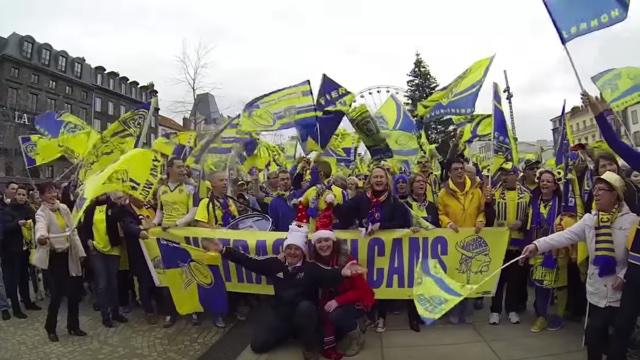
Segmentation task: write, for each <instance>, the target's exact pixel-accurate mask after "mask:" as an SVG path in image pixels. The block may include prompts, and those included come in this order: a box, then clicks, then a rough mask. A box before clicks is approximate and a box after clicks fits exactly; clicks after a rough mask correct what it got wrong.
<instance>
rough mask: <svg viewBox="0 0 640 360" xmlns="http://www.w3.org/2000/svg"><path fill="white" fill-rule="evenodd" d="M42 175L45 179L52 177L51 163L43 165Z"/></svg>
mask: <svg viewBox="0 0 640 360" xmlns="http://www.w3.org/2000/svg"><path fill="white" fill-rule="evenodd" d="M44 177H45V178H47V179H53V165H49V166H45V167H44Z"/></svg>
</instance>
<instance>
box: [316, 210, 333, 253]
mask: <svg viewBox="0 0 640 360" xmlns="http://www.w3.org/2000/svg"><path fill="white" fill-rule="evenodd" d="M326 238H330V239H331V240H334V241H335V240H336V234H335V233H334V232H333V211H332V209H331V208H330V207H329V208H326V209H324V210H322V211H321V212H320V216H318V219H317V220H316V232H314V233H313V235H311V241H312V242H313V243H314V244H315V242H316V240H318V239H326Z"/></svg>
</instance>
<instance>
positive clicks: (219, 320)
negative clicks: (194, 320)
mask: <svg viewBox="0 0 640 360" xmlns="http://www.w3.org/2000/svg"><path fill="white" fill-rule="evenodd" d="M213 323H214V325H215V326H216V327H217V328H220V329H224V328H226V327H227V324H226V323H225V322H224V319H223V318H222V316H218V317H216V319H215V321H214V322H213Z"/></svg>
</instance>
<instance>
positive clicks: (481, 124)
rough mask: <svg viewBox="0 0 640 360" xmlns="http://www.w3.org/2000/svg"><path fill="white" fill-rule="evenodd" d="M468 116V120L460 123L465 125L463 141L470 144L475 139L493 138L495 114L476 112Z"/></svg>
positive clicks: (485, 139)
mask: <svg viewBox="0 0 640 360" xmlns="http://www.w3.org/2000/svg"><path fill="white" fill-rule="evenodd" d="M467 118H468V120H467V121H466V122H460V123H459V124H460V125H461V126H464V128H463V130H462V131H463V133H462V138H461V140H460V142H461V143H463V144H470V143H472V142H474V141H487V140H491V133H492V132H493V116H491V114H475V115H471V116H469V117H467Z"/></svg>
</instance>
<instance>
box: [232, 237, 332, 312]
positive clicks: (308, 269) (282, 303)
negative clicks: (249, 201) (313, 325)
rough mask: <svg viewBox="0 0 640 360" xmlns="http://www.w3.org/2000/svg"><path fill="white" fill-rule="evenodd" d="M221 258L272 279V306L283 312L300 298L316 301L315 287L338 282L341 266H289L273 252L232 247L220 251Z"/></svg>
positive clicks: (313, 264)
mask: <svg viewBox="0 0 640 360" xmlns="http://www.w3.org/2000/svg"><path fill="white" fill-rule="evenodd" d="M222 257H224V258H225V259H227V260H229V261H231V262H234V263H237V264H240V265H242V266H244V267H245V268H246V269H247V270H249V271H253V272H255V273H256V274H260V275H264V276H266V277H268V278H269V279H270V280H271V281H272V282H273V290H274V292H275V303H274V307H275V310H276V311H277V312H279V313H282V314H286V313H289V312H290V311H292V310H293V309H295V308H296V306H297V305H298V304H299V303H300V302H301V301H303V300H308V301H311V302H313V303H315V304H317V303H318V296H319V294H318V289H319V288H324V287H334V286H338V284H340V283H341V282H342V275H341V269H330V268H326V267H323V266H322V265H319V264H317V263H314V262H308V261H306V260H303V261H302V265H301V266H297V267H294V268H292V269H289V267H288V266H287V265H286V264H285V263H284V262H283V261H282V260H280V259H278V258H277V257H275V256H270V257H265V258H254V257H251V256H248V255H247V254H245V253H243V252H240V251H238V250H236V249H234V248H232V247H225V248H224V251H223V252H222Z"/></svg>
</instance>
